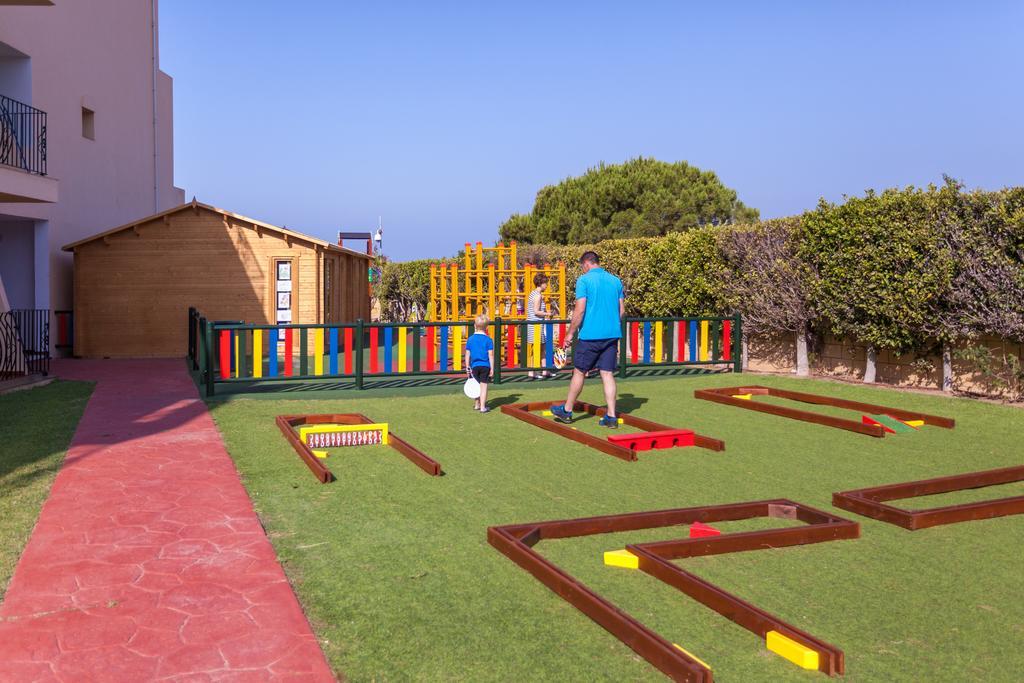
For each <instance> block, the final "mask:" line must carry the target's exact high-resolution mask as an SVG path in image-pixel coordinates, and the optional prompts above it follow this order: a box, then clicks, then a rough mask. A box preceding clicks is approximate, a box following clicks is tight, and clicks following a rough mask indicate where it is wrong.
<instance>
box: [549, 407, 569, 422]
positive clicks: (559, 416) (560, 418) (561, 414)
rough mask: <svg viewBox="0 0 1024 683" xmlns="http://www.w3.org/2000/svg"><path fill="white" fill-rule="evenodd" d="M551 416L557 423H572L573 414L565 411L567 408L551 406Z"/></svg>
mask: <svg viewBox="0 0 1024 683" xmlns="http://www.w3.org/2000/svg"><path fill="white" fill-rule="evenodd" d="M551 415H552V416H553V417H554V418H555V422H563V423H565V424H569V423H570V422H572V413H571V412H569V411H568V410H566V409H565V406H551Z"/></svg>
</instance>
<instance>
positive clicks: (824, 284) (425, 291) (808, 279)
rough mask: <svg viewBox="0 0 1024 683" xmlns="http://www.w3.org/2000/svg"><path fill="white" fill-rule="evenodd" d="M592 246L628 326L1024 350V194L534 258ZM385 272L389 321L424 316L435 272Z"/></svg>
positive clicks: (942, 194) (817, 216) (574, 256)
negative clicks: (714, 319)
mask: <svg viewBox="0 0 1024 683" xmlns="http://www.w3.org/2000/svg"><path fill="white" fill-rule="evenodd" d="M586 249H594V250H595V251H597V252H598V253H599V254H600V255H601V259H602V265H604V266H605V267H606V268H607V269H608V270H610V271H611V272H613V273H616V274H617V275H619V277H621V278H622V280H623V284H624V286H625V288H626V293H627V299H626V302H627V310H628V312H629V314H630V315H650V316H662V315H714V314H729V313H732V312H734V311H738V312H739V313H741V314H742V315H744V317H745V319H746V323H747V328H748V329H749V330H750V331H751V332H754V333H764V334H772V333H777V334H782V333H793V332H803V331H807V330H811V329H818V330H820V331H828V332H832V333H833V334H836V335H838V336H840V337H844V338H848V339H851V340H856V341H860V342H863V343H867V344H870V345H872V346H874V347H875V348H878V349H882V348H888V349H894V350H898V351H906V350H910V349H917V348H922V347H923V346H924V345H926V344H929V343H934V342H935V341H943V342H955V341H963V340H970V339H972V338H974V337H977V336H979V335H982V334H995V335H998V336H1001V337H1004V338H1007V339H1010V340H1015V341H1022V340H1024V188H1010V189H1005V190H1000V191H995V192H983V191H970V192H968V191H965V190H964V189H963V188H962V187H961V186H960V185H959V184H957V183H955V182H953V181H951V180H948V179H947V180H946V182H945V184H944V185H942V186H939V187H934V186H930V187H928V188H924V189H919V188H913V187H909V188H906V189H901V190H897V189H893V190H886V191H884V192H881V193H875V192H868V193H866V194H865V196H863V197H854V198H848V199H846V201H844V202H842V203H829V202H824V201H822V202H821V203H820V204H819V205H818V206H817V207H816V208H815V209H814V210H812V211H808V212H806V213H804V214H802V215H800V216H793V217H789V218H783V219H775V220H769V221H762V222H759V223H753V224H746V225H725V226H717V227H713V226H707V227H702V228H696V229H693V230H690V231H687V232H680V233H673V234H669V235H666V236H664V237H654V238H632V239H620V240H608V241H604V242H599V243H597V244H594V245H571V246H563V245H530V246H529V247H528V248H524V249H523V250H522V251H523V255H524V257H525V258H524V260H527V259H528V260H530V261H533V262H540V261H547V262H556V261H559V260H561V261H564V262H565V263H566V264H567V265H568V266H569V269H570V273H569V274H570V280H572V279H574V278H575V277H576V276H577V275H578V265H577V261H578V258H579V255H580V254H581V253H582V252H583V251H585V250H586ZM437 262H439V261H429V260H428V261H412V262H407V263H387V264H385V265H384V267H383V274H382V280H381V282H380V284H379V286H378V288H377V292H378V294H379V296H380V297H381V298H382V300H384V301H386V302H387V305H386V306H384V310H385V311H386V315H387V316H389V318H391V319H395V317H397V316H407V315H408V312H409V311H410V310H411V307H412V303H413V302H415V303H416V304H417V306H418V307H419V309H420V310H421V311H424V310H426V306H427V301H428V298H429V266H430V264H431V263H437Z"/></svg>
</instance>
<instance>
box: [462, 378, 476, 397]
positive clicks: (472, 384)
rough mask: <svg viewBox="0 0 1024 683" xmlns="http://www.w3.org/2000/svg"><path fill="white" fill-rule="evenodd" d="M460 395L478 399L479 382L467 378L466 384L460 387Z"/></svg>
mask: <svg viewBox="0 0 1024 683" xmlns="http://www.w3.org/2000/svg"><path fill="white" fill-rule="evenodd" d="M462 393H464V394H465V395H466V396H468V397H469V398H472V399H478V398H480V382H477V381H476V380H475V379H473V378H472V377H469V378H468V379H466V383H465V384H463V385H462Z"/></svg>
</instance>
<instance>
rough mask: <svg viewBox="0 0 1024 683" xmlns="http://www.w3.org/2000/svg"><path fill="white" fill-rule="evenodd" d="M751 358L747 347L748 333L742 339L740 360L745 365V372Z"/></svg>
mask: <svg viewBox="0 0 1024 683" xmlns="http://www.w3.org/2000/svg"><path fill="white" fill-rule="evenodd" d="M749 360H750V355H749V349H748V348H747V335H743V339H741V340H740V362H741V363H742V366H743V372H746V371H747V363H748V361H749Z"/></svg>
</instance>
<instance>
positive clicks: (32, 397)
mask: <svg viewBox="0 0 1024 683" xmlns="http://www.w3.org/2000/svg"><path fill="white" fill-rule="evenodd" d="M92 388H93V385H92V384H91V383H89V382H63V381H56V382H52V383H50V384H48V385H46V386H43V387H37V388H35V389H26V390H24V391H15V392H13V393H10V394H4V395H3V396H0V435H2V437H0V589H2V591H3V592H0V601H2V600H3V595H4V593H6V591H7V584H8V582H9V581H10V580H11V575H12V574H13V573H14V566H15V565H16V564H17V563H18V558H19V557H21V551H22V550H24V548H25V543H27V542H28V537H29V535H30V534H31V533H32V528H33V527H34V526H35V523H36V519H37V518H38V517H39V510H40V508H41V507H42V506H43V502H44V501H45V500H46V497H47V496H48V495H49V493H50V486H51V485H52V484H53V479H54V477H55V476H57V470H59V469H60V466H61V463H62V462H63V460H64V453H65V452H66V451H67V449H68V445H69V444H70V443H71V437H72V436H73V435H74V433H75V427H76V426H77V425H78V421H79V420H80V419H81V418H82V413H83V412H84V411H85V404H86V403H87V402H88V401H89V396H90V395H91V394H92Z"/></svg>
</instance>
